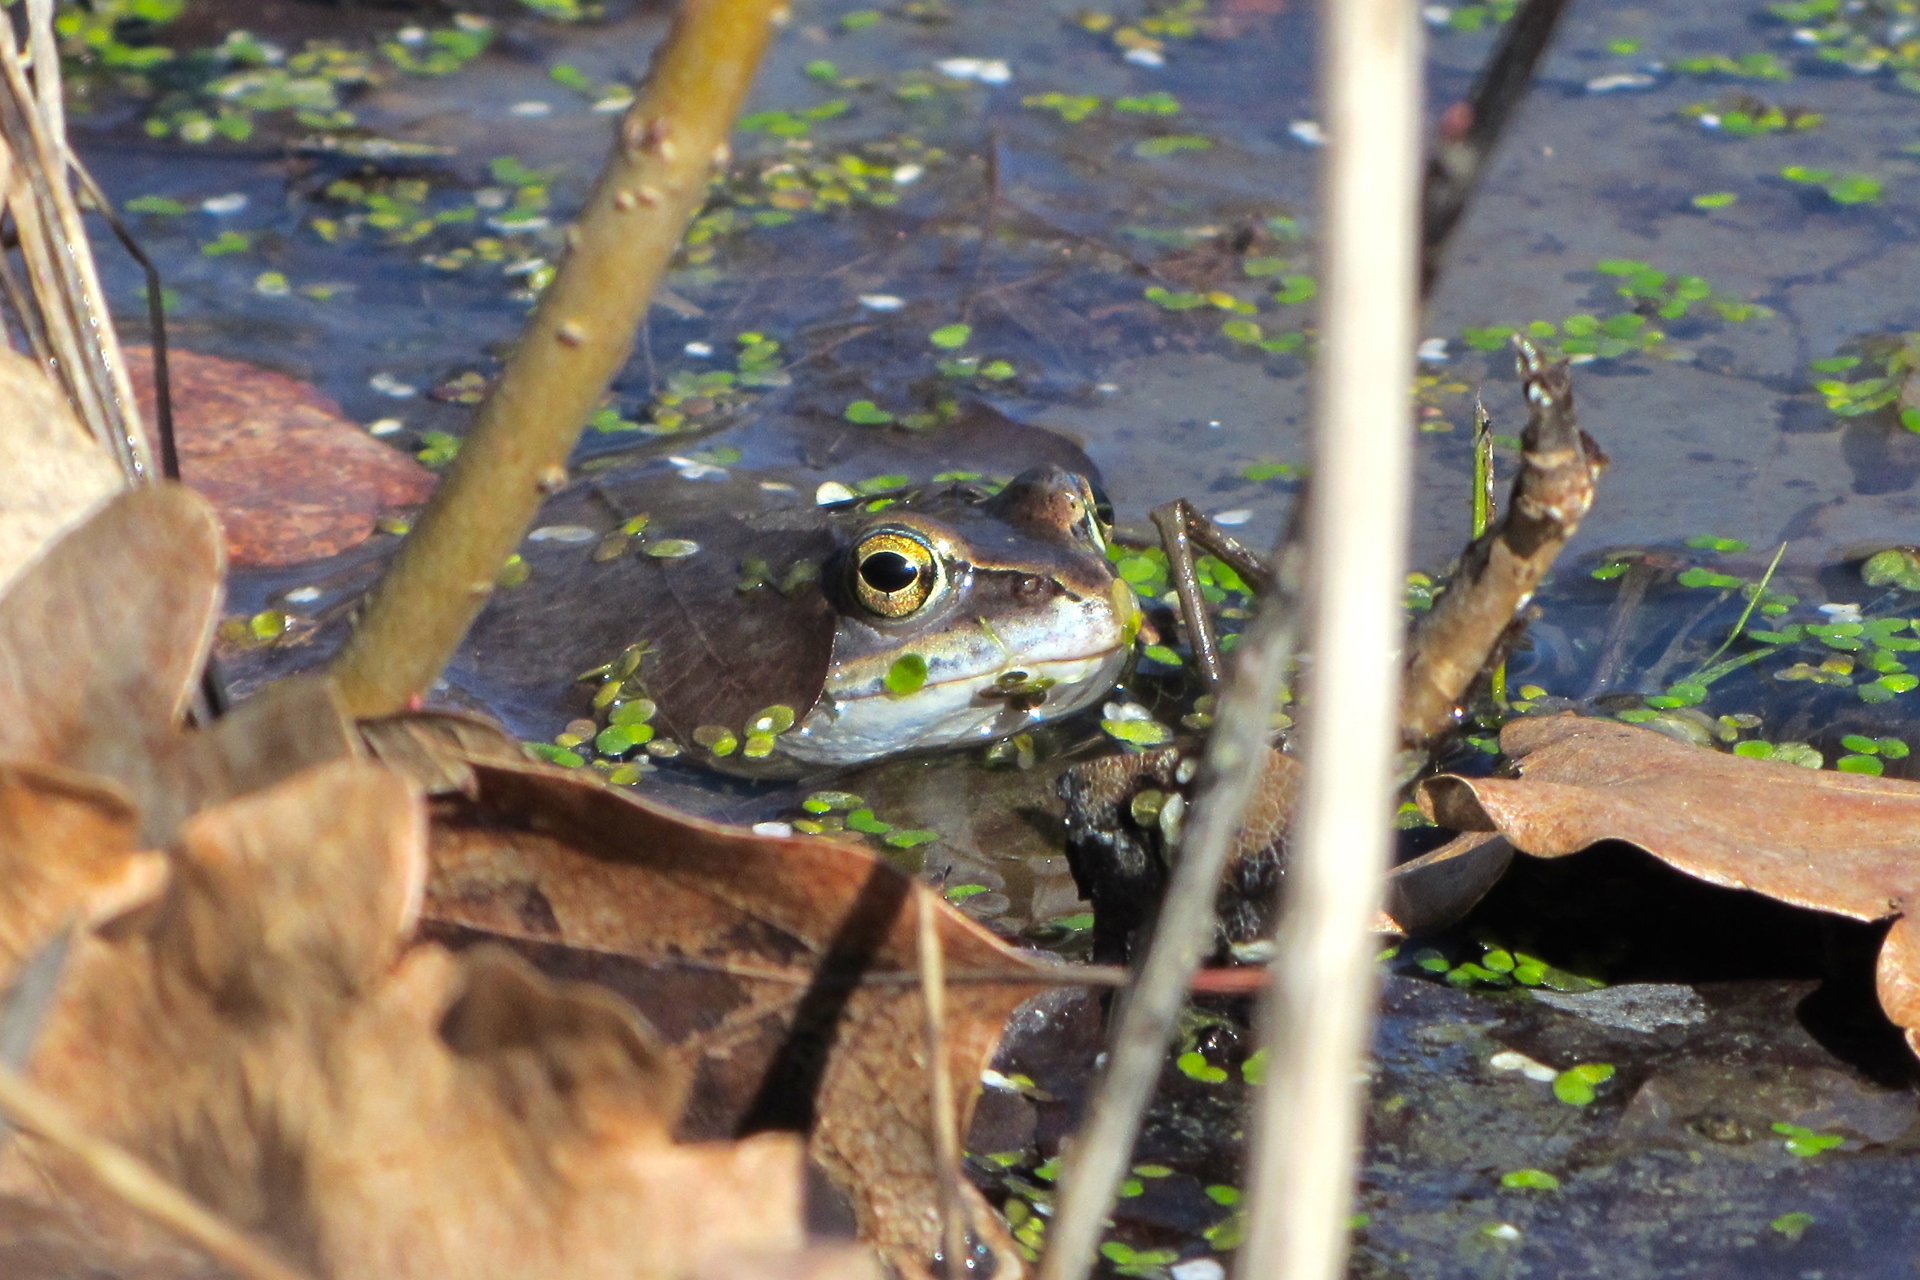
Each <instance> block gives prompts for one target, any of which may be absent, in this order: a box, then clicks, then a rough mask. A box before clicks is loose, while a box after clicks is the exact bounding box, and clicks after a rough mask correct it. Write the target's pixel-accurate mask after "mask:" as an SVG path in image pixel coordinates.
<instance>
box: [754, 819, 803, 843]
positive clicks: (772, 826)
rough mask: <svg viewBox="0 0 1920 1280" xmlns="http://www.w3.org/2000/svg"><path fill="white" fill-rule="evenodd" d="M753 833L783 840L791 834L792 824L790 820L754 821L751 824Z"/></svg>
mask: <svg viewBox="0 0 1920 1280" xmlns="http://www.w3.org/2000/svg"><path fill="white" fill-rule="evenodd" d="M753 834H755V835H757V836H775V837H778V838H779V839H782V840H784V839H786V838H787V837H788V836H790V835H792V834H793V824H792V823H790V822H756V823H754V824H753Z"/></svg>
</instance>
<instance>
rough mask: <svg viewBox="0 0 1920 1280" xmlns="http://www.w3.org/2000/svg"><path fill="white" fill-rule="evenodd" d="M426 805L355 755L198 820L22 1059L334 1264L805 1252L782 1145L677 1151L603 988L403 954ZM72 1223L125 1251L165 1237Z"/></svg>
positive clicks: (605, 1260) (131, 1227)
mask: <svg viewBox="0 0 1920 1280" xmlns="http://www.w3.org/2000/svg"><path fill="white" fill-rule="evenodd" d="M425 826H426V815H425V811H424V807H423V805H422V803H421V800H420V798H419V795H418V793H417V790H416V788H414V787H413V786H412V784H410V783H409V782H407V781H406V780H405V779H403V778H401V777H400V776H399V775H397V774H395V773H393V772H391V771H390V770H387V769H384V768H381V767H379V766H375V765H370V764H367V763H364V762H361V761H356V760H345V761H339V762H336V763H333V764H330V765H325V766H322V767H319V768H315V769H310V770H307V771H305V772H303V773H301V774H299V775H297V776H295V777H294V778H292V779H289V780H288V781H286V782H284V783H281V784H279V785H278V786H275V787H272V788H269V789H266V790H264V791H261V792H258V793H256V794H253V795H250V796H247V797H244V798H241V799H238V800H234V801H231V802H229V803H226V804H224V805H221V806H218V807H215V808H211V809H207V810H205V811H203V812H201V813H199V814H196V815H195V816H193V817H192V818H191V819H189V820H188V821H187V822H186V823H185V824H184V825H183V826H182V828H181V837H180V844H179V847H178V848H177V850H176V851H175V854H174V857H173V874H172V876H171V878H170V879H169V881H168V883H167V885H166V887H165V891H164V893H162V894H161V895H160V896H159V897H158V898H157V899H155V900H153V901H150V902H148V903H145V904H143V905H141V906H139V907H137V908H135V909H134V910H132V911H130V912H128V913H127V914H125V915H123V916H122V917H120V918H118V919H116V920H113V921H110V922H107V923H105V924H103V925H101V926H100V927H99V928H97V929H95V930H92V931H88V932H84V933H83V934H82V935H81V936H80V937H79V938H78V939H77V941H76V944H75V947H74V951H73V954H72V958H71V960H70V962H69V968H68V971H67V973H66V975H65V978H64V980H63V982H62V985H61V988H60V991H59V994H58V996H57V997H56V1001H55V1004H54V1007H53V1009H52V1011H51V1013H50V1014H49V1015H48V1018H47V1020H46V1024H45V1027H44V1029H43V1031H42V1033H41V1038H40V1042H39V1044H38V1047H37V1048H36V1051H35V1053H34V1056H33V1059H32V1062H31V1064H30V1070H31V1073H32V1075H33V1076H34V1078H35V1079H36V1080H37V1081H38V1082H39V1083H40V1084H41V1085H42V1087H44V1088H46V1089H48V1090H49V1091H51V1092H53V1093H55V1094H56V1096H58V1097H60V1098H61V1099H62V1100H63V1101H64V1102H65V1103H66V1104H67V1106H68V1107H69V1108H71V1109H72V1110H73V1111H74V1112H75V1113H76V1114H77V1115H78V1116H79V1117H80V1118H81V1120H82V1122H83V1123H84V1124H85V1125H86V1127H87V1128H88V1129H89V1130H90V1131H91V1132H94V1133H97V1134H99V1135H101V1136H103V1137H106V1138H108V1139H110V1140H112V1141H115V1142H117V1143H119V1144H121V1145H123V1146H124V1147H126V1148H127V1149H129V1150H131V1151H132V1152H134V1153H135V1154H136V1155H138V1156H140V1157H141V1158H142V1159H144V1160H146V1161H147V1162H148V1163H149V1164H151V1165H152V1166H153V1167H154V1168H155V1169H157V1170H158V1171H160V1172H161V1173H162V1174H163V1175H164V1176H166V1177H168V1178H169V1179H170V1180H172V1181H174V1182H176V1183H177V1184H178V1185H180V1186H181V1187H182V1188H184V1189H186V1190H187V1191H188V1192H190V1193H191V1194H193V1195H195V1196H196V1197H198V1198H199V1199H201V1200H202V1201H203V1202H204V1203H206V1204H208V1205H209V1206H210V1207H212V1208H214V1209H215V1210H216V1211H217V1212H220V1213H221V1214H223V1215H224V1216H226V1217H228V1218H229V1219H230V1220H232V1221H233V1222H235V1223H236V1224H237V1225H239V1226H241V1227H242V1228H243V1229H245V1230H248V1231H250V1232H253V1233H255V1234H257V1235H259V1236H261V1237H263V1238H265V1239H268V1240H271V1241H272V1242H273V1243H274V1244H275V1245H276V1246H277V1247H278V1248H279V1249H280V1250H281V1251H283V1252H284V1253H285V1254H286V1255H287V1256H288V1257H290V1258H293V1259H297V1260H299V1262H300V1263H301V1264H302V1265H304V1266H307V1267H309V1268H311V1269H312V1270H313V1271H314V1272H315V1274H317V1275H323V1276H327V1277H330V1280H412V1278H415V1277H418V1278H420V1280H426V1278H427V1277H434V1278H436V1280H437V1278H438V1277H443V1276H460V1277H468V1278H472V1280H487V1278H492V1277H497V1278H498V1280H509V1278H511V1280H533V1278H547V1277H550V1278H552V1280H559V1278H560V1277H566V1278H567V1280H574V1278H575V1277H580V1278H584V1280H603V1278H604V1280H615V1278H616V1277H619V1278H620V1280H628V1278H629V1277H631V1278H634V1280H678V1278H679V1277H683V1276H686V1275H688V1274H689V1273H691V1272H694V1271H698V1270H702V1269H712V1268H718V1267H720V1266H721V1264H722V1263H723V1260H724V1259H725V1258H726V1257H728V1256H730V1255H732V1254H734V1253H738V1252H745V1253H749V1254H763V1253H770V1252H771V1253H792V1252H795V1251H797V1250H798V1249H799V1248H800V1246H801V1245H802V1243H803V1240H804V1237H803V1232H802V1229H801V1225H800V1200H801V1196H800V1187H801V1159H800V1154H801V1153H800V1144H799V1142H798V1140H797V1139H795V1138H793V1137H792V1136H790V1135H780V1134H768V1135H762V1136H760V1137H757V1138H754V1139H752V1140H749V1141H744V1142H733V1143H696V1144H682V1143H675V1142H673V1141H672V1140H671V1134H670V1126H671V1125H672V1123H673V1121H674V1119H675V1117H676V1116H677V1115H678V1113H679V1111H680V1109H681V1100H682V1097H683V1095H684V1088H685V1085H684V1077H683V1075H682V1072H681V1070H680V1068H679V1066H678V1065H677V1064H676V1063H675V1062H673V1061H672V1060H671V1058H670V1056H669V1055H668V1054H667V1053H666V1052H665V1051H664V1049H663V1048H662V1046H661V1045H660V1044H659V1042H658V1040H657V1038H656V1037H655V1036H654V1035H653V1033H652V1032H651V1031H650V1030H648V1029H647V1028H645V1027H644V1026H643V1025H642V1024H641V1023H639V1022H638V1020H637V1019H636V1018H635V1017H634V1015H633V1013H632V1011H631V1009H630V1008H629V1007H628V1006H626V1005H625V1004H624V1002H622V1001H620V1000H618V999H617V998H616V997H614V996H612V995H610V994H609V993H607V992H605V991H601V990H599V989H596V988H590V987H583V986H580V985H563V984H555V983H553V982H551V981H549V980H548V979H546V978H544V977H542V976H540V975H539V974H537V973H535V972H534V971H533V970H532V969H531V968H530V967H528V966H527V965H526V964H525V962H524V961H521V960H520V959H518V958H517V957H514V956H512V955H511V954H509V953H507V952H505V951H504V950H501V949H498V948H494V949H480V950H477V951H474V952H470V953H468V954H466V955H462V956H456V955H453V954H450V953H448V952H447V951H445V950H444V949H442V948H439V947H436V946H432V945H426V946H414V947H411V948H408V949H405V950H403V948H405V946H406V943H405V937H406V934H407V933H408V932H409V930H410V928H411V924H412V921H413V918H414V913H415V911H416V910H417V908H418V903H419V896H420V891H421V884H422V880H423V878H424V875H425V868H426V858H425V840H426V835H425ZM40 852H41V854H42V855H43V856H46V857H58V856H59V855H60V854H61V852H63V851H61V850H59V849H57V848H55V849H42V850H41V851H40ZM92 1191H93V1188H92V1186H91V1184H90V1183H89V1182H88V1180H87V1179H86V1178H84V1177H83V1176H82V1175H81V1174H80V1173H79V1172H78V1171H77V1170H76V1169H74V1168H73V1167H72V1166H71V1164H70V1163H69V1162H68V1161H67V1160H66V1158H65V1157H64V1156H63V1155H62V1153H61V1152H59V1151H57V1150H54V1149H51V1148H49V1147H47V1146H46V1145H45V1144H43V1143H41V1142H39V1141H38V1140H36V1139H34V1138H31V1137H21V1138H18V1139H16V1140H15V1141H14V1142H13V1143H11V1144H10V1145H8V1146H7V1147H6V1148H5V1149H4V1150H0V1197H12V1198H14V1199H16V1200H20V1199H25V1200H29V1201H31V1200H34V1199H35V1198H38V1199H40V1200H42V1201H49V1202H51V1204H52V1205H53V1206H54V1207H55V1208H61V1209H66V1210H68V1211H70V1212H73V1213H77V1214H87V1213H89V1211H90V1210H92V1209H94V1208H97V1207H100V1206H99V1204H98V1197H97V1194H96V1195H93V1196H91V1197H90V1195H89V1193H90V1192H92ZM105 1208H107V1209H109V1210H111V1209H112V1208H114V1206H105ZM89 1221H90V1222H91V1224H92V1226H93V1228H94V1230H93V1233H92V1236H91V1238H93V1239H96V1240H99V1241H101V1242H103V1243H104V1244H106V1245H109V1246H111V1247H112V1252H113V1254H114V1256H116V1257H118V1258H120V1259H122V1260H125V1261H129V1262H131V1263H132V1264H133V1265H132V1270H134V1271H135V1272H138V1271H141V1270H144V1269H146V1268H145V1266H144V1260H147V1259H149V1258H152V1257H157V1256H159V1255H160V1254H162V1253H164V1252H165V1247H163V1246H165V1242H164V1241H158V1240H156V1239H154V1238H153V1236H152V1233H151V1232H150V1231H143V1230H142V1229H141V1224H139V1223H134V1222H129V1221H127V1220H126V1219H125V1216H124V1214H116V1213H112V1212H108V1213H106V1214H104V1215H102V1216H100V1217H99V1218H98V1220H97V1221H96V1220H93V1219H91V1218H89ZM166 1247H170V1246H166Z"/></svg>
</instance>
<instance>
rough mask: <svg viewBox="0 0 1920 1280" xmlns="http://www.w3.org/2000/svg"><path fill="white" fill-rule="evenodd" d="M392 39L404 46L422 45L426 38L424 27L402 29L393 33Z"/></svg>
mask: <svg viewBox="0 0 1920 1280" xmlns="http://www.w3.org/2000/svg"><path fill="white" fill-rule="evenodd" d="M393 38H394V39H395V40H398V41H399V42H400V43H401V44H404V45H416V44H423V43H425V41H426V38H427V29H426V28H425V27H402V28H400V29H399V30H398V31H396V32H394V33H393Z"/></svg>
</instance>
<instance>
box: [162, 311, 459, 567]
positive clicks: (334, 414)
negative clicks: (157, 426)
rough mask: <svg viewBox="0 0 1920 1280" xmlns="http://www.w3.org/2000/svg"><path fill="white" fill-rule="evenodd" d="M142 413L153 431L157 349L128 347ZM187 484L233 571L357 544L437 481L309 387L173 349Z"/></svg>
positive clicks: (170, 362)
mask: <svg viewBox="0 0 1920 1280" xmlns="http://www.w3.org/2000/svg"><path fill="white" fill-rule="evenodd" d="M126 355H127V371H128V372H129V373H130V374H131V375H132V377H133V381H134V388H135V390H136V392H137V393H138V395H139V397H140V412H141V413H142V414H143V415H144V416H145V418H146V420H147V421H148V422H155V421H158V418H157V416H156V414H155V411H154V410H155V405H154V398H153V351H152V349H151V348H148V347H128V348H127V352H126ZM167 371H168V373H169V374H170V375H171V378H172V393H173V394H172V400H173V430H174V439H175V441H176V444H177V447H178V449H179V453H180V478H181V479H182V480H184V481H186V482H187V483H188V484H190V485H192V486H193V487H194V488H195V489H197V490H199V491H200V492H201V493H203V494H205V495H206V496H207V498H208V499H209V500H210V501H211V502H212V503H213V504H214V506H215V508H216V509H218V511H219V512H220V519H221V522H222V523H223V524H224V525H225V526H226V534H227V553H228V555H229V556H231V557H232V559H233V563H234V564H236V565H245V566H254V565H283V564H297V563H299V562H300V561H302V560H317V559H320V558H321V557H324V556H330V555H335V554H338V553H339V552H341V551H345V550H346V549H347V548H348V547H352V546H357V545H358V544H360V543H361V542H364V541H365V540H366V539H367V536H368V535H369V534H371V533H372V532H373V528H374V522H375V521H376V520H377V519H378V518H379V517H380V516H381V515H383V514H385V513H386V512H388V511H391V510H393V509H394V508H396V507H406V506H413V505H415V504H418V503H422V502H425V501H426V500H427V498H428V496H429V495H430V494H431V493H432V492H433V486H434V476H433V473H432V472H430V471H428V470H427V469H426V468H425V467H422V466H421V465H420V464H419V463H417V462H415V461H414V460H413V459H412V458H409V457H408V456H407V455H406V454H404V453H401V452H400V451H399V450H397V449H391V448H388V447H387V446H386V445H384V444H381V443H380V442H379V441H378V440H375V439H374V438H373V437H372V436H369V435H368V434H367V433H366V432H365V431H364V430H362V429H361V428H360V426H359V425H358V424H357V423H354V422H352V421H351V420H349V419H348V418H347V417H345V416H344V415H343V414H342V413H341V412H340V406H339V405H337V404H335V403H334V402H333V401H332V400H330V399H328V398H327V397H326V396H324V395H321V394H320V392H319V391H318V390H316V389H315V388H314V387H313V386H312V385H311V384H309V383H305V382H301V381H300V380H299V379H297V378H290V377H288V376H287V375H286V374H284V373H274V372H272V371H271V370H267V369H260V368H256V367H255V366H253V365H250V364H242V363H240V362H239V361H237V360H222V359H220V358H219V357H217V356H203V355H196V354H195V353H194V352H191V351H181V350H178V349H174V350H170V351H169V352H168V353H167Z"/></svg>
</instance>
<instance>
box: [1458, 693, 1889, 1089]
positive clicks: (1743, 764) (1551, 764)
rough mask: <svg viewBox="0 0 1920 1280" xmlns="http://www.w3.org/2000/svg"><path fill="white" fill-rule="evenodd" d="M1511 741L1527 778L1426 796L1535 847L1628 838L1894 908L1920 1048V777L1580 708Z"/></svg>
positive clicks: (1786, 888)
mask: <svg viewBox="0 0 1920 1280" xmlns="http://www.w3.org/2000/svg"><path fill="white" fill-rule="evenodd" d="M1500 747H1501V750H1502V751H1504V752H1505V753H1506V754H1507V755H1508V756H1510V757H1512V758H1513V760H1514V762H1515V767H1516V768H1517V769H1518V771H1519V776H1518V777H1517V778H1465V777H1458V776H1454V775H1447V776H1443V777H1439V778H1432V779H1429V780H1428V781H1426V782H1425V783H1423V784H1422V785H1421V789H1420V806H1421V808H1422V809H1423V810H1425V811H1426V813H1427V814H1428V815H1429V816H1430V817H1432V818H1433V819H1434V820H1435V821H1436V822H1439V823H1440V824H1441V825H1442V826H1447V827H1453V828H1455V829H1457V830H1463V831H1497V832H1499V833H1500V834H1501V835H1503V836H1505V837H1506V838H1507V839H1508V840H1509V841H1511V842H1512V844H1513V846H1514V847H1515V848H1517V849H1519V850H1520V851H1522V852H1524V853H1530V854H1533V855H1534V856H1536V857H1543V858H1554V857H1560V856H1562V855H1565V854H1569V853H1574V852H1577V851H1578V850H1580V849H1584V848H1586V847H1587V846H1588V845H1591V844H1596V843H1598V842H1599V841H1602V840H1624V841H1627V842H1628V843H1630V844H1634V845H1638V846H1639V847H1640V848H1642V849H1645V850H1646V851H1647V852H1648V853H1651V854H1652V855H1653V856H1654V857H1656V858H1659V859H1660V860H1661V861H1663V862H1665V863H1667V864H1669V865H1670V866H1672V867H1674V868H1676V869H1677V870H1680V871H1683V872H1685V873H1686V874H1688V875H1691V876H1696V877H1698V878H1699V879H1702V880H1705V881H1708V882H1709V883H1712V884H1718V885H1724V886H1726V887H1728V888H1734V889H1751V890H1753V891H1755V892H1757V893H1762V894H1765V895H1766V896H1767V897H1769V898H1774V899H1777V900H1779V901H1781V902H1787V903H1791V904H1793V905H1795V906H1800V907H1810V908H1813V909H1814V910H1818V911H1830V912H1833V913H1835V914H1836V915H1844V916H1851V917H1853V918H1854V919H1856V920H1885V919H1888V918H1889V917H1895V918H1896V921H1895V924H1894V926H1893V928H1892V931H1891V932H1890V933H1889V934H1888V936H1887V940H1886V942H1885V944H1884V945H1883V946H1882V948H1881V952H1880V961H1879V989H1880V1002H1881V1004H1882V1006H1883V1007H1884V1008H1885V1009H1886V1011H1887V1014H1888V1016H1889V1017H1891V1018H1892V1019H1893V1020H1894V1021H1895V1022H1896V1023H1898V1024H1899V1025H1901V1026H1902V1027H1904V1028H1906V1033H1907V1041H1908V1043H1909V1044H1911V1045H1913V1046H1914V1048H1915V1051H1916V1052H1920V936H1916V925H1915V924H1914V922H1913V919H1912V917H1910V916H1909V915H1908V911H1909V910H1910V904H1911V903H1913V902H1915V901H1916V900H1920V785H1916V784H1914V783H1911V782H1903V781H1899V780H1896V779H1892V778H1871V777H1864V776H1861V775H1859V774H1851V773H1836V772H1823V771H1817V770H1808V769H1802V768H1800V767H1798V766H1797V765H1790V764H1781V763H1777V762H1775V761H1770V760H1749V759H1746V758H1744V757H1740V756H1734V755H1728V754H1725V753H1722V752H1718V751H1712V750H1708V749H1706V748H1702V747H1695V746H1690V745H1688V744H1686V743H1681V742H1676V741H1675V740H1674V739H1672V738H1669V737H1666V736H1665V735H1664V734H1659V733H1655V732H1653V731H1652V730H1650V729H1641V728H1637V727H1635V726H1633V725H1627V724H1620V723H1618V722H1616V721H1612V720H1592V719H1587V718H1584V717H1580V716H1553V717H1540V718H1536V719H1523V720H1516V721H1514V722H1512V723H1511V724H1509V725H1507V727H1506V728H1505V729H1504V730H1502V731H1501V734H1500Z"/></svg>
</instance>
